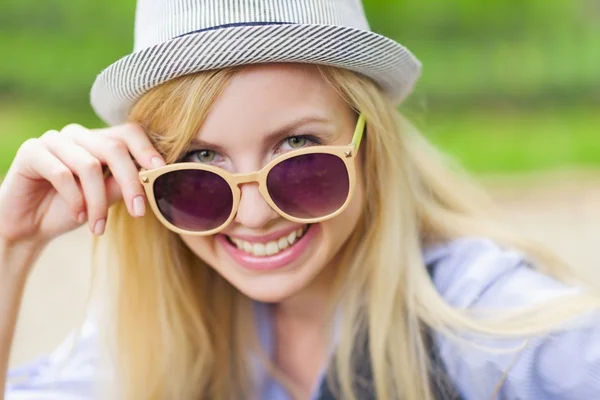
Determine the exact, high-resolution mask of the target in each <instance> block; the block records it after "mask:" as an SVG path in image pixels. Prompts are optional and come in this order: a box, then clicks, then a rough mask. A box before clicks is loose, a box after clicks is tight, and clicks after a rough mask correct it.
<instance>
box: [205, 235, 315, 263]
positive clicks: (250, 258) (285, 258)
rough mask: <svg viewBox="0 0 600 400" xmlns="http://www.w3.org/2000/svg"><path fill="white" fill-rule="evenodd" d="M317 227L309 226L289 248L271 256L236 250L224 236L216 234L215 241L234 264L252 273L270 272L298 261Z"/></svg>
mask: <svg viewBox="0 0 600 400" xmlns="http://www.w3.org/2000/svg"><path fill="white" fill-rule="evenodd" d="M318 225H319V224H314V225H310V227H309V229H308V230H307V231H306V232H305V233H304V235H303V236H302V237H301V238H300V240H298V241H297V242H295V243H294V244H293V245H292V246H291V247H288V248H287V249H285V250H283V251H280V252H279V253H277V254H274V255H272V256H265V257H257V256H254V255H252V254H248V253H246V252H245V251H243V250H240V249H238V248H237V247H236V246H235V245H233V244H231V243H230V242H229V240H228V239H227V237H226V236H225V235H221V234H217V235H216V239H217V241H218V242H219V243H221V245H222V246H223V247H224V248H225V251H227V253H228V254H229V255H230V256H231V257H232V258H233V259H234V261H235V262H236V263H238V264H239V265H241V266H242V267H244V268H246V269H250V270H253V271H271V270H275V269H280V268H283V267H285V266H287V265H289V264H291V263H293V262H294V261H296V260H298V259H299V258H300V257H301V256H302V254H304V251H305V250H306V248H307V247H308V245H309V244H310V241H311V240H312V238H313V237H314V236H315V235H316V234H317V232H318Z"/></svg>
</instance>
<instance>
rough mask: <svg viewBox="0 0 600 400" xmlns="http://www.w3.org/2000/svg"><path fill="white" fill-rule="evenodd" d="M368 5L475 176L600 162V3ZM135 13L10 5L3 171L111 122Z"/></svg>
mask: <svg viewBox="0 0 600 400" xmlns="http://www.w3.org/2000/svg"><path fill="white" fill-rule="evenodd" d="M299 1H300V0H299ZM363 3H364V5H365V10H366V11H367V15H368V17H369V21H370V23H371V27H372V29H373V30H375V31H376V32H379V33H382V34H385V35H387V36H390V37H392V38H395V39H396V40H398V41H399V42H401V43H402V44H404V45H406V46H407V47H409V48H410V49H411V50H412V51H413V52H414V53H415V54H416V55H417V56H418V57H419V58H420V59H421V61H422V62H423V65H424V68H423V77H422V79H421V81H420V83H419V85H418V87H417V90H416V92H415V93H414V94H413V95H412V96H411V98H409V101H408V102H407V103H406V104H405V105H404V109H405V111H407V112H408V113H409V114H411V115H413V116H416V117H417V119H424V120H425V121H426V123H424V124H422V128H423V131H424V132H426V133H428V134H429V135H430V136H431V138H432V140H433V141H434V142H435V143H437V144H438V145H440V146H441V147H442V148H444V149H446V150H448V151H449V152H450V153H451V154H454V155H455V156H456V157H457V158H458V159H460V160H461V161H463V162H464V163H465V164H466V166H467V167H469V168H471V169H473V170H476V171H500V170H508V171H517V170H531V169H540V168H551V167H556V166H561V165H588V164H591V165H600V145H599V143H600V137H599V136H598V135H597V131H598V127H599V126H600V120H599V119H598V117H597V116H596V115H597V113H596V112H595V110H594V107H593V105H597V104H600V75H599V74H598V71H599V70H600V51H598V49H600V23H599V22H600V7H599V5H598V2H597V1H596V0H551V1H549V0H485V1H481V0H453V1H448V0H363ZM134 12H135V1H134V0H85V1H74V0H44V1H39V0H4V1H0V49H1V50H2V61H1V62H0V174H1V173H2V171H5V170H6V168H7V167H8V165H9V163H10V160H12V157H13V156H14V153H15V151H16V149H17V148H18V146H19V145H20V143H22V141H24V140H25V139H26V138H28V137H32V136H39V135H40V134H41V133H43V132H44V131H45V130H48V129H51V128H60V127H62V126H64V125H65V124H67V123H68V122H72V121H77V122H79V123H82V124H84V125H86V126H90V127H96V126H99V125H100V122H99V121H98V119H97V118H96V117H95V116H94V115H93V114H92V112H91V110H90V108H89V105H88V95H89V89H90V86H91V84H92V82H93V81H94V78H95V76H96V75H97V74H98V73H99V72H100V71H101V70H102V69H103V68H105V67H106V66H108V65H109V64H110V63H112V62H114V61H116V60H117V59H118V58H120V57H122V56H123V55H125V54H127V53H129V52H130V51H131V49H132V47H133V22H134ZM507 110H513V111H507ZM514 110H519V111H518V112H516V111H514ZM544 110H546V111H544ZM547 110H552V112H550V111H547Z"/></svg>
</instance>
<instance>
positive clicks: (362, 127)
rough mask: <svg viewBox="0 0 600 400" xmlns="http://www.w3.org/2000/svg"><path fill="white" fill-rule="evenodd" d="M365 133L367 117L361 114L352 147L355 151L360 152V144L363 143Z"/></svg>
mask: <svg viewBox="0 0 600 400" xmlns="http://www.w3.org/2000/svg"><path fill="white" fill-rule="evenodd" d="M364 132H365V116H364V115H362V114H360V115H359V116H358V121H357V122H356V128H355V129H354V135H353V136H352V145H353V146H354V151H358V148H359V147H360V142H361V141H362V137H363V133H364Z"/></svg>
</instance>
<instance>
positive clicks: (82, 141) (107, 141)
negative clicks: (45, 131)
mask: <svg viewBox="0 0 600 400" xmlns="http://www.w3.org/2000/svg"><path fill="white" fill-rule="evenodd" d="M61 134H63V135H64V136H66V137H68V138H69V139H70V140H72V141H73V142H74V143H76V144H77V145H79V146H81V147H82V148H84V149H86V150H87V151H88V152H89V153H90V154H92V155H93V156H94V157H96V158H97V159H99V160H100V161H101V162H102V163H104V164H106V165H108V167H109V168H110V171H111V173H112V176H114V177H115V178H116V181H117V182H118V184H119V185H120V186H121V192H122V194H123V199H124V200H125V203H126V205H127V209H128V211H129V213H130V214H131V215H132V216H134V217H141V216H143V215H144V214H145V213H146V200H145V192H144V188H143V187H142V184H141V183H140V180H139V174H138V169H137V167H136V165H135V164H134V163H133V160H132V159H131V155H130V152H129V149H128V147H127V144H126V143H125V142H122V141H120V140H118V139H115V138H112V137H107V136H102V135H98V133H97V132H92V131H90V130H88V129H85V128H83V127H81V126H78V125H69V126H67V127H65V128H63V130H62V131H61Z"/></svg>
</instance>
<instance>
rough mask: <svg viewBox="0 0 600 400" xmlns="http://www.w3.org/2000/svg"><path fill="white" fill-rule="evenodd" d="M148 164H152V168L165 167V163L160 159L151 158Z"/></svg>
mask: <svg viewBox="0 0 600 400" xmlns="http://www.w3.org/2000/svg"><path fill="white" fill-rule="evenodd" d="M150 162H151V163H152V166H153V167H154V168H158V167H162V166H163V165H165V162H164V161H163V160H162V159H161V158H160V157H152V160H150Z"/></svg>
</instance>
